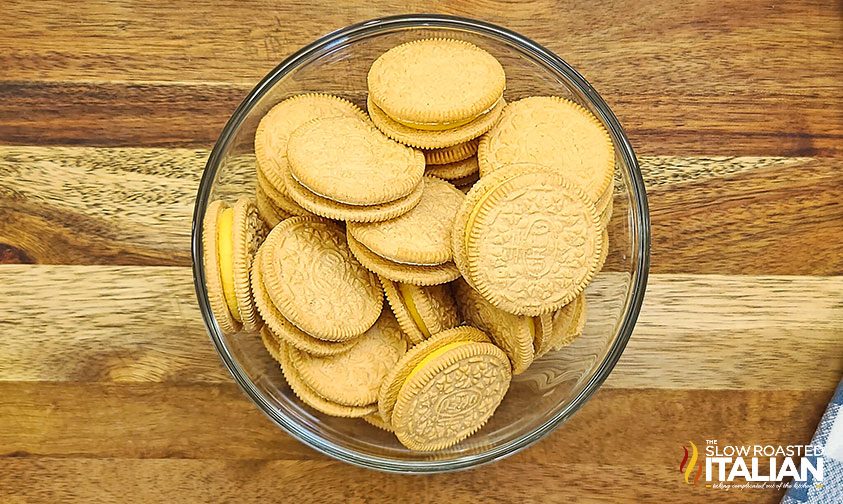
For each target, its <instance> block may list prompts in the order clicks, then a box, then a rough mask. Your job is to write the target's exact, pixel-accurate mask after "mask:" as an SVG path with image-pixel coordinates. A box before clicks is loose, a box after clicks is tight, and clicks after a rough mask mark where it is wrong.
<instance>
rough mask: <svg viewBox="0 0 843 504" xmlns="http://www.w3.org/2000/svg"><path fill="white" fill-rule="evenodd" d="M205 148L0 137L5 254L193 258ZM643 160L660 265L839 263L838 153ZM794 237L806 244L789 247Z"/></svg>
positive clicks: (58, 259) (106, 260)
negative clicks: (40, 142) (8, 141)
mask: <svg viewBox="0 0 843 504" xmlns="http://www.w3.org/2000/svg"><path fill="white" fill-rule="evenodd" d="M207 155H208V151H206V150H197V149H159V148H87V147H23V146H7V147H0V261H3V262H37V263H48V264H125V265H144V264H149V265H182V266H185V265H189V264H190V255H189V243H190V236H189V234H190V222H191V217H192V212H193V208H192V202H193V200H194V198H195V194H196V190H197V187H198V183H199V182H198V181H199V177H200V176H201V172H202V169H203V167H204V163H205V160H206V159H207ZM640 161H641V166H642V172H643V173H644V177H645V183H646V185H647V187H648V195H649V201H650V210H651V215H652V219H651V220H652V228H653V247H652V254H653V260H652V269H653V272H655V273H677V272H683V273H735V274H752V275H769V274H797V275H805V274H816V275H834V274H841V273H843V203H841V201H843V184H841V183H840V181H841V179H840V173H839V171H840V170H839V166H838V165H839V162H838V160H837V158H825V157H823V158H804V157H800V158H790V157H757V156H748V157H712V156H642V157H641V159H640ZM252 162H253V161H252V158H250V157H249V156H244V157H243V158H241V159H240V160H239V164H238V165H237V169H236V170H234V171H233V173H235V174H236V176H233V178H232V177H229V181H230V184H229V186H228V187H229V188H237V187H238V185H239V186H240V187H242V192H241V193H240V194H249V193H250V192H251V190H252V189H251V187H252V184H253V182H252V180H251V178H250V175H249V174H248V173H249V170H250V166H251V165H250V163H252ZM229 196H232V197H233V196H234V194H233V193H232V194H230V195H229ZM615 211H616V214H617V216H616V217H615V219H614V222H615V225H616V226H620V225H622V223H623V220H624V219H623V210H622V209H621V208H619V205H618V207H616V210H615ZM794 241H797V242H798V243H799V244H800V245H801V246H800V247H793V246H791V245H790V243H792V242H794ZM612 264H613V262H612V261H611V260H610V266H611V265H612Z"/></svg>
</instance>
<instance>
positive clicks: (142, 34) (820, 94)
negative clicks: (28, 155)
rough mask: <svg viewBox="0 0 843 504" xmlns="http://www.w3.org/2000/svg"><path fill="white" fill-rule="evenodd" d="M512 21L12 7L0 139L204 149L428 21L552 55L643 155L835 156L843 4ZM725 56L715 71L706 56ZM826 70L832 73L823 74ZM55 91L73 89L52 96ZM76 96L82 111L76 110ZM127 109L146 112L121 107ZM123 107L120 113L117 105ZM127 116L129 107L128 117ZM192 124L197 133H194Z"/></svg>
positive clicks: (365, 5) (508, 13)
mask: <svg viewBox="0 0 843 504" xmlns="http://www.w3.org/2000/svg"><path fill="white" fill-rule="evenodd" d="M509 7H511V5H510V4H509V3H508V2H504V1H501V2H498V1H492V0H484V1H482V2H468V1H461V2H444V1H441V2H421V3H416V4H413V5H406V4H404V3H401V2H392V1H388V2H382V3H379V4H372V3H371V2H359V1H353V2H350V3H348V4H347V5H346V7H345V8H343V9H337V8H335V6H334V4H333V2H328V1H320V2H315V3H313V4H310V3H309V4H308V7H307V8H308V16H306V19H302V17H301V16H300V15H298V13H299V11H300V9H301V5H300V4H298V3H274V4H268V3H265V2H258V1H252V2H230V1H228V2H223V3H220V4H215V5H214V6H211V5H210V4H208V3H201V2H196V3H190V4H186V5H181V4H178V5H177V4H173V3H169V2H163V1H160V0H158V1H155V2H143V3H141V2H137V3H135V2H127V3H122V2H121V3H111V2H101V3H98V2H90V3H86V4H85V6H82V7H80V8H79V9H78V10H74V12H73V13H72V14H71V15H68V16H57V15H56V13H57V10H56V9H55V8H54V7H53V4H52V2H39V3H38V4H37V5H32V4H31V3H28V2H10V3H7V5H6V7H5V9H6V11H7V16H5V17H6V18H7V19H15V20H17V21H16V22H15V23H8V25H9V26H4V30H2V32H3V35H2V36H0V47H3V48H7V49H9V50H7V51H3V52H2V53H0V54H2V56H0V62H2V63H3V66H4V67H5V68H9V69H10V71H9V72H8V73H6V74H5V75H4V78H3V80H4V81H6V83H7V85H11V86H15V87H13V88H10V89H7V90H6V91H5V92H4V93H3V95H5V96H7V97H9V98H11V99H10V100H2V102H0V103H3V109H4V111H3V112H0V138H5V137H8V136H13V137H14V138H15V140H14V141H15V142H19V143H42V142H49V143H68V142H69V143H79V142H84V143H88V144H95V145H117V144H121V145H153V144H159V145H160V143H159V142H162V141H164V142H167V141H169V142H173V143H174V144H181V145H208V144H209V143H210V142H211V141H213V139H214V135H213V134H211V131H209V130H208V129H197V127H198V128H205V127H206V126H205V124H211V125H216V126H217V127H221V126H222V124H223V123H224V121H225V119H226V117H227V114H228V113H229V112H225V111H220V112H219V113H217V114H215V115H211V116H209V115H208V114H209V113H210V114H213V113H214V112H213V111H215V110H216V111H219V110H220V107H222V108H224V109H225V110H227V111H231V110H233V107H234V105H235V104H236V102H237V101H239V97H242V96H243V95H245V91H246V90H247V89H248V88H250V87H251V86H252V85H253V84H254V83H255V82H257V81H258V80H259V78H260V77H261V76H263V75H264V74H266V73H267V72H268V71H269V70H270V69H271V68H272V67H274V66H275V65H276V64H277V63H278V62H279V61H280V60H281V59H282V58H283V57H285V56H287V55H288V54H290V53H291V52H293V51H294V50H296V49H297V48H299V47H301V46H303V45H304V44H306V43H307V42H309V41H311V40H313V39H315V38H316V37H318V36H320V35H322V34H324V33H327V32H328V31H331V30H333V29H336V28H340V27H342V26H344V25H347V24H349V23H353V22H359V21H363V20H365V19H369V18H372V17H377V16H383V15H392V14H399V13H407V12H420V11H426V12H441V13H452V14H458V15H468V16H475V17H476V16H480V17H484V18H486V19H487V20H488V21H492V22H496V23H500V24H502V25H505V26H507V27H510V28H512V29H514V30H516V31H520V32H522V33H524V34H525V35H527V36H528V37H531V38H534V39H536V40H537V41H539V42H540V43H544V44H546V45H547V46H548V47H549V48H550V49H551V50H555V51H557V52H558V53H559V54H560V55H561V56H562V57H563V58H566V59H568V60H569V61H570V62H571V63H572V64H573V65H574V66H575V67H576V68H578V69H579V70H580V71H582V72H583V73H584V74H585V75H586V77H587V78H589V79H590V80H591V82H592V84H594V86H595V87H596V89H598V90H600V91H601V93H603V94H604V95H605V97H606V98H607V99H608V101H609V103H610V104H612V105H613V106H614V107H615V109H616V112H617V113H618V114H619V116H620V117H621V120H622V122H623V123H624V124H625V125H626V127H627V129H629V130H630V134H631V136H632V138H633V141H634V143H635V144H636V145H638V147H639V150H640V151H641V153H642V154H657V153H659V154H665V153H671V154H675V153H680V152H681V153H686V154H687V153H691V152H694V153H705V154H714V153H721V154H732V153H741V154H774V153H775V154H789V155H814V154H818V153H830V152H839V149H840V144H841V142H840V139H841V135H843V128H841V121H840V115H839V114H840V110H841V100H843V98H841V96H843V93H841V87H840V80H839V79H835V78H834V75H840V73H841V71H843V57H841V55H840V51H837V50H836V48H838V47H839V46H840V44H841V40H842V39H843V36H841V32H840V30H839V16H840V5H839V4H835V3H833V2H817V3H813V2H787V3H783V4H779V5H774V6H771V5H770V4H769V3H767V2H761V1H753V2H743V1H738V0H730V1H728V2H725V3H723V2H718V3H717V4H716V5H714V4H712V3H711V2H710V1H706V0H697V1H694V2H690V3H687V4H686V5H685V7H684V8H683V9H675V8H673V6H672V4H671V3H670V2H666V1H664V0H662V1H660V2H649V3H647V4H640V3H638V2H632V1H626V2H621V3H615V2H612V3H605V4H604V3H603V2H595V3H589V4H588V5H584V6H582V7H577V6H569V7H567V8H559V7H558V6H556V5H554V2H552V1H550V0H542V1H535V2H530V3H528V4H525V5H521V6H519V8H518V9H511V8H509ZM197 19H201V20H202V23H201V24H200V25H198V24H196V23H195V20H197ZM290 19H296V22H295V23H290V22H289V20H290ZM536 19H542V20H543V21H544V22H541V23H537V22H535V21H534V20H536ZM656 20H658V21H656ZM45 26H49V27H50V29H49V36H46V30H45ZM806 27H811V29H810V32H808V31H806ZM173 33H178V34H179V36H178V37H173V36H172V34H173ZM642 33H646V34H648V36H647V37H641V36H640V34H642ZM23 38H26V40H27V41H28V42H29V43H28V45H27V46H26V48H23V47H20V46H18V45H17V44H16V42H17V41H19V40H21V39H23ZM232 40H237V41H238V42H237V43H236V44H234V43H231V42H230V41H232ZM136 47H145V48H148V50H147V51H137V50H136V49H135V48H136ZM677 47H680V48H681V50H676V48H677ZM714 54H716V55H717V60H716V61H717V64H714V63H713V60H712V59H711V58H710V57H709V55H714ZM150 58H153V59H154V61H155V64H154V65H150V64H149V61H150ZM795 61H799V62H807V63H808V64H793V62H795ZM820 65H821V66H822V67H823V68H824V69H825V71H822V72H818V71H815V68H816V67H818V66H820ZM782 68H787V72H786V73H784V72H782V71H781V69H782ZM784 75H786V76H787V77H786V78H785V77H784ZM54 83H56V84H54ZM58 83H61V84H58ZM65 83H66V84H65ZM207 83H215V84H217V83H220V84H223V85H232V84H234V85H237V86H238V87H239V89H240V92H239V93H236V92H232V91H229V90H227V89H226V90H225V91H223V92H224V93H231V94H233V95H235V96H231V95H230V94H229V95H227V96H228V98H227V99H222V100H220V99H219V98H220V96H219V94H218V93H219V92H220V89H218V88H215V87H209V86H208V85H207ZM171 84H178V89H175V88H173V87H172V86H171ZM748 84H749V85H748ZM54 85H55V86H70V87H69V88H66V89H63V90H61V91H57V90H56V89H55V88H52V89H49V91H48V88H49V87H50V86H54ZM137 85H140V88H138V87H136V86H137ZM18 86H23V87H26V89H22V88H21V87H18ZM40 86H47V88H40V89H39V87H40ZM74 86H81V87H76V88H74ZM100 86H103V87H100ZM52 93H57V94H58V95H59V96H64V97H67V98H69V99H68V100H62V103H67V102H76V103H79V102H81V103H83V104H88V105H91V104H90V103H89V101H90V100H93V101H94V102H99V101H100V100H102V103H103V105H102V106H98V105H96V104H93V106H92V107H75V109H76V111H78V113H77V114H62V117H63V119H62V120H61V121H60V122H58V123H57V124H55V129H53V130H52V133H50V132H48V131H46V128H47V126H45V124H44V122H43V121H38V120H37V119H38V115H34V116H32V117H31V118H29V117H28V113H27V112H29V113H32V112H33V110H32V108H31V107H28V106H27V103H30V104H31V103H32V102H33V100H34V101H35V103H43V98H42V99H39V98H38V97H37V95H39V94H40V95H42V96H44V95H48V94H52ZM170 93H174V96H170V98H171V99H172V98H173V97H175V98H176V99H175V100H173V101H170V102H168V104H172V110H173V112H175V113H174V114H173V116H176V117H178V119H177V120H176V121H174V122H171V121H167V120H161V121H153V124H154V127H156V128H158V130H157V131H155V132H154V136H153V135H151V134H149V133H147V134H141V135H136V137H134V138H133V137H131V136H128V135H127V134H126V131H125V128H124V127H128V126H129V125H130V124H131V123H132V121H133V120H135V121H136V122H135V124H137V125H140V124H145V123H146V120H147V116H146V113H148V111H149V110H155V111H156V114H162V113H168V112H166V111H165V109H164V108H162V107H158V106H156V105H157V103H158V100H160V99H161V98H162V97H163V96H167V95H168V94H170ZM185 93H186V94H185ZM77 95H79V96H80V97H81V98H82V99H81V100H76V99H72V98H73V97H75V96H77ZM131 95H135V100H132V101H130V102H125V101H123V100H124V99H125V97H127V96H131ZM18 96H19V97H20V98H19V99H18V98H17V97H18ZM179 98H181V99H179ZM112 99H113V100H114V106H113V107H109V106H108V104H107V103H108V102H109V101H110V100H112ZM50 101H51V103H52V100H50ZM121 103H130V104H131V105H130V107H128V109H127V108H126V107H122V106H120V105H121ZM677 104H681V107H677V106H676V105H677ZM830 105H831V106H830ZM209 106H210V110H209V109H208V107H209ZM167 108H170V107H167ZM712 109H716V110H717V111H718V113H716V114H712V113H711V111H712ZM191 111H197V112H198V113H199V117H198V119H200V120H199V121H196V122H194V123H193V126H191V125H185V124H184V123H183V121H184V120H185V119H187V118H189V117H190V116H191V115H193V114H191V113H190V112H191ZM21 112H23V115H21V114H20V113H21ZM35 113H36V114H37V112H35ZM112 117H114V119H115V120H116V125H117V126H118V127H117V128H107V129H106V128H104V127H99V131H98V133H100V134H98V135H91V133H92V132H93V131H96V130H97V127H96V126H95V125H96V124H97V123H100V124H101V123H102V122H103V120H104V119H105V120H106V121H108V122H111V118H112ZM71 118H73V119H71ZM161 119H166V117H161ZM69 120H73V121H77V128H68V127H66V126H67V124H66V123H65V121H69ZM62 123H64V124H62ZM79 126H81V128H79ZM120 126H124V127H120ZM138 129H140V128H138ZM76 131H79V132H78V133H76ZM13 133H14V134H13ZM126 142H129V143H126ZM144 142H151V143H144ZM656 146H658V150H654V148H655V147H656Z"/></svg>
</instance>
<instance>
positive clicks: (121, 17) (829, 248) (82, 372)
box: [0, 0, 843, 504]
mask: <svg viewBox="0 0 843 504" xmlns="http://www.w3.org/2000/svg"><path fill="white" fill-rule="evenodd" d="M407 12H440V13H451V14H457V15H463V16H468V17H475V18H483V19H485V20H487V21H491V22H493V23H498V24H501V25H503V26H506V27H508V28H511V29H513V30H515V31H518V32H520V33H522V34H524V35H526V36H528V37H530V38H533V39H534V40H536V41H537V42H539V43H541V44H544V45H545V46H547V47H548V48H550V49H551V50H553V51H555V52H556V53H557V54H559V55H560V56H562V57H563V58H564V59H566V60H567V61H568V62H569V63H571V64H572V65H573V66H574V67H575V68H576V69H578V70H579V71H580V72H582V73H583V74H584V75H585V77H586V78H587V79H588V80H589V81H590V82H591V83H592V84H593V85H594V87H595V89H597V90H598V91H599V92H600V93H601V95H602V96H603V97H604V98H605V99H606V101H607V102H608V103H609V104H610V106H611V107H612V109H613V110H614V112H615V113H616V115H617V116H618V117H619V119H620V121H621V123H622V124H623V125H624V127H625V129H626V131H627V133H628V135H629V137H630V139H631V141H632V144H633V146H634V147H635V149H636V152H637V154H638V155H639V159H640V161H641V166H642V171H643V174H644V177H645V181H646V184H647V188H648V192H649V203H650V210H651V218H652V231H653V237H652V257H651V259H652V262H651V264H652V267H651V272H652V273H653V274H652V275H651V276H650V283H649V288H648V294H647V297H646V300H645V304H644V307H643V310H642V312H641V316H640V317H639V322H638V325H637V326H636V329H635V333H634V334H633V337H632V338H631V340H630V343H629V345H628V347H627V349H626V351H625V353H624V355H623V357H622V358H621V360H620V362H619V363H618V365H617V366H616V368H615V370H614V372H613V373H612V375H611V376H610V378H609V379H608V381H607V382H606V384H605V386H604V387H603V388H602V389H601V390H600V391H599V392H598V393H597V394H596V395H595V396H594V397H593V398H592V399H591V400H590V401H589V402H588V403H587V404H586V405H585V406H584V407H583V409H582V410H581V411H579V412H578V413H577V414H576V415H574V416H573V418H572V419H571V420H570V421H569V422H568V423H566V424H565V425H563V426H562V427H561V428H560V429H558V430H557V431H555V432H554V433H552V434H551V435H550V436H548V437H547V438H546V439H544V440H543V441H542V442H540V443H538V444H536V445H535V446H533V447H531V448H529V449H527V450H524V451H523V452H521V453H518V454H515V455H513V456H512V457H510V458H507V459H506V460H503V461H500V462H498V463H496V464H493V465H490V466H486V467H483V468H478V469H475V470H471V471H467V472H461V473H457V474H444V475H435V476H426V477H407V476H401V475H387V474H381V473H374V472H371V471H366V470H362V469H359V468H356V467H352V466H349V465H346V464H343V463H339V462H336V461H333V460H329V459H328V458H326V457H325V456H323V455H321V454H319V453H317V452H315V451H313V450H311V449H309V448H307V447H306V446H304V445H302V444H300V443H298V442H297V441H295V440H293V439H292V438H291V437H289V436H288V435H286V434H284V433H283V432H282V431H281V430H280V429H278V428H277V427H276V426H275V425H274V424H272V423H271V422H270V421H269V420H268V419H267V418H265V417H264V416H262V415H261V414H260V413H259V412H258V410H257V409H256V408H255V407H254V406H253V405H252V404H251V403H250V402H249V401H248V400H247V399H246V397H245V395H244V394H243V393H242V392H241V391H240V390H239V389H238V388H237V386H236V385H235V384H234V383H233V381H232V380H231V378H230V377H229V375H228V374H227V372H226V371H225V370H224V368H223V366H222V365H221V363H220V361H219V359H218V357H217V356H216V354H215V352H214V350H213V347H212V345H211V343H210V341H209V339H208V336H207V334H206V332H205V329H204V327H203V326H202V322H201V318H200V316H199V313H198V308H197V305H196V301H195V297H194V292H193V285H192V283H193V282H192V276H191V270H190V268H189V266H190V255H189V240H190V227H191V214H192V206H193V199H194V197H195V194H196V190H197V188H198V181H199V177H200V176H201V173H202V169H203V166H204V163H205V160H206V159H207V156H208V149H210V147H211V146H212V144H213V142H214V141H215V140H216V138H217V136H218V134H219V131H220V130H221V128H222V127H223V125H224V123H225V121H226V120H227V119H228V117H229V116H230V114H231V113H232V111H233V110H234V108H235V107H236V106H237V104H238V103H239V102H240V100H241V99H242V98H243V97H244V96H245V95H246V94H247V93H248V92H249V90H250V89H251V88H252V86H254V84H255V83H256V82H257V81H258V80H259V79H260V78H261V77H262V76H263V75H265V74H266V73H267V72H268V71H270V70H271V69H272V68H273V67H274V66H276V65H277V64H278V63H279V62H280V61H281V60H282V59H283V58H285V57H286V56H288V55H289V54H291V53H292V52H293V51H295V50H296V49H298V48H299V47H301V46H303V45H304V44H306V43H308V42H310V41H312V40H313V39H315V38H316V37H318V36H320V35H322V34H324V33H327V32H329V31H331V30H334V29H337V28H340V27H342V26H345V25H348V24H350V23H354V22H359V21H362V20H365V19H370V18H374V17H378V16H384V15H393V14H399V13H407ZM842 18H843V4H841V3H840V2H833V1H822V0H796V1H790V2H782V1H772V2H770V1H761V0H750V1H744V0H725V1H717V2H715V1H713V0H691V1H689V2H684V3H683V4H682V6H681V8H677V6H676V5H675V4H674V3H672V2H669V1H668V0H655V1H652V2H636V1H634V0H621V1H619V2H617V1H609V0H596V1H593V2H582V1H579V0H572V1H569V2H561V3H560V2H556V1H555V0H534V1H530V2H518V3H517V4H516V3H513V2H511V1H508V0H473V1H472V0H458V1H445V0H419V1H414V2H410V3H406V2H404V3H402V2H397V1H395V0H382V1H377V2H371V1H365V2H364V1H361V0H349V1H346V2H343V3H342V5H337V3H336V2H333V1H328V0H315V1H311V2H303V1H300V0H297V1H294V2H278V1H266V0H244V1H234V0H220V1H215V2H208V1H201V0H200V1H196V2H172V1H163V0H148V1H138V0H89V1H85V2H76V3H74V4H73V6H72V7H71V8H68V7H67V5H65V4H64V3H61V2H58V1H56V0H44V1H41V2H26V1H25V0H9V1H5V2H3V3H2V6H0V67H2V68H3V69H4V71H3V72H2V75H0V333H1V334H2V335H3V337H0V502H3V503H6V502H10V503H15V504H17V503H30V502H120V503H124V502H143V503H148V502H259V501H260V502H266V501H281V502H288V501H289V502H353V503H358V502H359V503H363V502H392V503H394V502H403V501H405V500H406V499H407V498H408V496H412V499H413V501H415V502H430V503H433V502H443V501H447V502H455V503H457V502H560V503H561V502H566V503H567V502H589V503H590V502H606V501H612V502H711V501H717V502H778V501H779V500H780V498H781V491H740V492H735V491H731V492H715V491H713V490H712V489H706V488H704V487H694V486H690V485H686V484H685V483H684V481H682V480H681V477H680V473H679V472H678V471H677V466H678V462H679V460H680V456H681V455H682V446H683V445H687V444H688V442H689V441H694V442H697V443H702V442H703V440H704V439H708V438H717V439H719V440H721V442H722V443H732V444H751V443H771V444H789V443H790V444H795V443H804V442H806V441H808V440H809V439H810V438H811V435H812V433H813V432H814V429H815V427H816V424H817V422H818V420H819V418H820V416H821V414H822V412H823V410H824V409H825V406H826V404H827V401H828V399H829V397H830V396H831V392H832V390H833V388H834V387H835V386H836V384H837V382H838V380H839V379H840V376H841V374H843V298H841V292H843V203H841V201H843V176H841V174H840V173H841V172H840V166H841V160H843V79H841V78H840V77H841V75H843V52H841V51H840V47H841V46H843V27H842V26H841V23H840V20H841V19H842ZM341 73H342V72H340V74H341ZM511 78H513V79H517V78H518V76H511ZM513 82H515V81H513ZM341 84H342V82H341V81H339V80H337V79H333V80H331V79H328V80H320V81H319V82H313V83H312V84H311V83H308V85H313V86H315V87H316V88H318V89H325V90H329V89H334V88H335V87H336V86H339V85H341ZM357 98H359V96H358V97H357ZM250 163H253V159H252V158H251V157H249V156H244V157H242V158H241V159H238V161H237V170H235V172H236V173H234V175H230V174H229V175H228V176H227V179H226V181H225V182H226V183H227V187H228V189H227V190H226V191H224V192H223V193H221V194H220V195H219V196H222V197H225V198H231V197H233V196H234V195H235V193H237V194H241V193H242V194H246V193H248V192H250V191H251V190H252V186H251V184H253V181H252V180H251V175H249V173H250V170H251V166H250ZM615 211H616V216H615V218H614V221H613V224H612V225H613V226H615V227H616V228H615V231H617V226H621V225H622V224H623V221H624V219H625V213H624V210H623V209H622V208H620V209H619V208H618V205H616V208H615ZM620 258H621V255H620V251H619V250H617V249H615V252H614V255H612V256H610V259H609V263H608V266H609V267H610V268H611V267H616V266H617V263H618V261H619V260H620ZM615 269H616V268H615ZM611 280H612V279H611V278H610V277H609V276H604V277H603V278H601V279H600V280H598V282H610V281H611ZM601 285H602V284H601ZM601 285H596V287H595V288H596V289H597V291H598V292H600V289H601V288H604V287H605V288H608V287H606V286H608V285H609V284H608V283H607V284H606V285H604V286H603V287H601ZM595 303H596V305H595V307H596V308H599V303H600V298H599V296H598V297H597V298H596V301H595ZM595 311H599V310H595ZM595 322H600V321H595ZM587 336H588V335H586V336H584V338H585V337H587Z"/></svg>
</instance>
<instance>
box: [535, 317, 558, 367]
mask: <svg viewBox="0 0 843 504" xmlns="http://www.w3.org/2000/svg"><path fill="white" fill-rule="evenodd" d="M533 324H535V332H536V334H535V335H534V337H533V348H534V349H535V351H536V355H535V356H534V357H533V359H534V360H535V359H538V358H539V357H542V356H543V355H544V354H546V353H547V352H548V350H550V344H551V341H552V340H553V314H551V313H543V314H541V315H539V316H538V317H533Z"/></svg>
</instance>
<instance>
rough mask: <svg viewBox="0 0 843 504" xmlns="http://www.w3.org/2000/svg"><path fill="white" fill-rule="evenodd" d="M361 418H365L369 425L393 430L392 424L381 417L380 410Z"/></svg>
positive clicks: (389, 430)
mask: <svg viewBox="0 0 843 504" xmlns="http://www.w3.org/2000/svg"><path fill="white" fill-rule="evenodd" d="M361 418H363V420H364V421H365V422H366V423H367V424H369V425H373V426H375V427H377V428H378V429H381V430H385V431H386V432H392V425H390V424H388V423H387V422H386V421H385V420H384V419H383V418H381V415H380V413H378V412H374V413H372V414H370V415H366V416H364V417H361Z"/></svg>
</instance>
